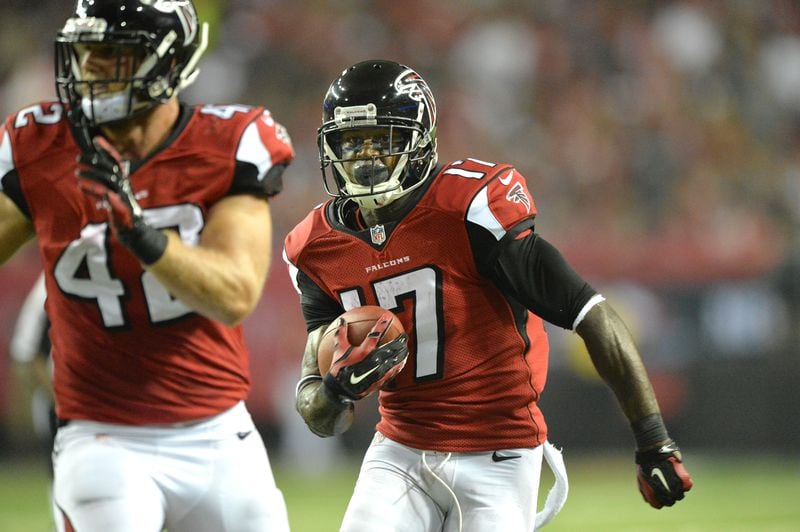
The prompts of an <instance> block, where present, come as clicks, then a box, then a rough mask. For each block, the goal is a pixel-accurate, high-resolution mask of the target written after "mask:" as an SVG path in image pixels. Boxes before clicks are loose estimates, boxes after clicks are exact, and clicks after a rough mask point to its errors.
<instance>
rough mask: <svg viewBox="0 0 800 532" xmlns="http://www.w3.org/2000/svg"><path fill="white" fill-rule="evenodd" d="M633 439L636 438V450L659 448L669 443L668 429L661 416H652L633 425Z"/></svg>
mask: <svg viewBox="0 0 800 532" xmlns="http://www.w3.org/2000/svg"><path fill="white" fill-rule="evenodd" d="M631 429H633V437H634V438H636V448H637V449H639V450H640V451H644V450H647V449H651V448H653V447H657V446H658V445H661V444H662V443H664V442H666V441H669V434H667V427H666V426H665V425H664V420H663V419H661V414H650V415H649V416H645V417H643V418H642V419H639V420H637V421H634V422H633V423H631Z"/></svg>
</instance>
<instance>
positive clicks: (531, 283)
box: [490, 230, 597, 329]
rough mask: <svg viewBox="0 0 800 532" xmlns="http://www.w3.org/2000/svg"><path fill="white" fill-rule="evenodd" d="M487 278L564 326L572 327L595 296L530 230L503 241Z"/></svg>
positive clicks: (510, 294)
mask: <svg viewBox="0 0 800 532" xmlns="http://www.w3.org/2000/svg"><path fill="white" fill-rule="evenodd" d="M490 277H491V278H492V279H493V280H494V282H495V283H496V284H497V285H498V287H500V289H501V290H502V291H503V292H504V293H505V294H507V295H508V296H510V297H513V298H514V299H515V300H517V301H519V302H520V303H522V304H523V305H525V307H526V308H528V309H529V310H530V311H532V312H534V313H535V314H537V315H538V316H540V317H541V318H542V319H544V320H546V321H548V322H550V323H553V324H554V325H558V326H559V327H562V328H564V329H572V328H573V326H574V324H575V322H576V320H577V319H578V317H579V316H580V315H581V312H582V311H583V309H584V308H585V307H586V305H587V303H589V301H590V300H591V299H592V298H593V297H594V296H596V295H597V292H596V291H595V290H594V288H592V287H591V285H589V283H587V282H586V281H585V280H584V279H583V278H582V277H581V276H580V275H579V274H578V273H577V272H575V270H573V269H572V267H571V266H570V265H569V264H568V263H567V261H566V260H565V259H564V257H563V256H562V255H561V253H560V252H559V251H558V250H557V249H556V248H555V247H554V246H553V245H552V244H550V243H549V242H547V241H546V240H545V239H544V238H542V237H541V236H539V235H537V234H536V233H534V232H533V231H532V230H528V231H527V232H522V233H520V234H519V235H518V236H517V237H516V238H510V239H509V240H508V241H507V242H504V243H503V245H502V246H501V248H500V249H499V251H498V253H497V260H496V261H495V263H494V265H493V266H492V268H491V274H490Z"/></svg>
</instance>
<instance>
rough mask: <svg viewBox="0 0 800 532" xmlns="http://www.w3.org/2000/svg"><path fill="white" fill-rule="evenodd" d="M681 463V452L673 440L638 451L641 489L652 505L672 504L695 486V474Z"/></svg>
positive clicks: (656, 506)
mask: <svg viewBox="0 0 800 532" xmlns="http://www.w3.org/2000/svg"><path fill="white" fill-rule="evenodd" d="M682 462H683V458H682V456H681V451H680V449H678V446H677V445H676V444H675V442H674V441H672V440H669V441H668V442H667V443H665V444H664V445H661V446H660V447H658V448H656V449H652V450H649V451H637V452H636V463H637V464H638V467H637V480H638V483H639V491H640V492H641V494H642V497H644V500H645V501H646V502H647V503H648V504H650V506H652V507H653V508H657V509H658V508H662V507H664V506H672V505H673V504H675V503H676V502H677V501H679V500H681V499H683V494H684V492H687V491H689V490H690V489H692V485H693V483H692V477H691V476H689V473H688V471H686V468H685V467H683V463H682Z"/></svg>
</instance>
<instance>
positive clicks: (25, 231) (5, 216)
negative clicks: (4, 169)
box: [0, 192, 35, 264]
mask: <svg viewBox="0 0 800 532" xmlns="http://www.w3.org/2000/svg"><path fill="white" fill-rule="evenodd" d="M34 234H35V233H34V228H33V223H31V221H30V220H29V219H28V217H27V216H25V214H23V213H22V211H21V210H19V208H18V207H17V205H16V204H15V203H14V202H13V201H11V199H10V198H9V197H8V196H7V195H6V194H4V193H2V192H0V264H3V263H5V262H6V261H7V260H8V259H9V258H11V257H12V256H13V255H14V253H16V251H17V250H18V249H19V248H21V247H22V245H23V244H25V243H26V242H28V241H29V240H30V239H32V238H33V236H34Z"/></svg>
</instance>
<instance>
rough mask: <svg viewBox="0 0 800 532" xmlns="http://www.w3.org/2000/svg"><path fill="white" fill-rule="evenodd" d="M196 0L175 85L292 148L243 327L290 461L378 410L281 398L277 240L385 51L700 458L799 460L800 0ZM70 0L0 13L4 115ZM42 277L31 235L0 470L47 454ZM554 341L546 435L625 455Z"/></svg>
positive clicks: (289, 306)
mask: <svg viewBox="0 0 800 532" xmlns="http://www.w3.org/2000/svg"><path fill="white" fill-rule="evenodd" d="M195 3H196V4H197V5H198V8H199V9H200V11H201V16H203V17H204V18H205V19H206V20H209V21H210V22H211V23H212V32H211V33H212V47H211V49H210V50H209V52H208V53H207V55H206V57H205V59H204V62H203V63H201V74H200V77H199V79H198V81H197V82H196V83H195V85H194V86H193V87H192V88H191V89H190V90H189V91H187V93H186V94H185V99H186V100H187V101H190V102H192V101H201V102H208V103H233V102H236V103H245V104H264V105H266V106H267V107H268V108H269V109H271V110H272V111H273V113H274V114H275V116H276V117H277V118H278V119H279V120H280V121H282V122H283V123H284V125H286V126H287V128H288V130H289V132H290V134H291V135H292V137H293V140H294V143H295V146H296V148H297V160H296V162H295V163H294V164H293V165H292V166H291V167H290V169H289V170H288V171H287V173H286V175H285V188H284V193H282V194H281V195H280V196H279V198H278V199H277V200H276V201H275V202H274V203H273V212H274V216H275V226H274V227H275V249H274V253H273V256H274V263H273V267H272V270H271V272H270V277H269V281H268V283H267V287H266V289H265V292H264V297H263V299H262V301H261V304H260V305H259V307H258V309H257V310H256V312H255V313H254V315H253V316H252V317H251V318H250V319H248V321H247V322H246V325H245V327H246V333H247V337H248V341H249V344H250V346H251V350H252V354H253V356H252V368H253V380H254V382H253V390H252V394H251V397H250V400H249V404H250V407H251V409H252V411H253V412H254V414H255V416H256V417H257V420H258V422H259V425H260V426H261V427H262V428H263V429H264V433H265V436H266V437H267V440H268V444H269V447H270V450H271V453H272V456H273V460H275V461H276V462H277V463H278V465H279V467H285V468H287V469H290V470H300V471H307V472H321V471H325V470H327V469H328V468H329V467H336V466H338V465H339V464H340V463H341V461H342V458H357V457H358V456H359V455H360V453H361V452H362V451H363V448H364V447H365V446H366V444H367V441H368V438H369V435H370V433H371V425H372V423H373V422H374V419H375V417H374V416H375V414H374V407H375V405H374V403H369V402H368V403H365V404H361V405H359V414H360V416H359V420H360V421H359V424H358V426H357V427H356V428H355V429H354V430H352V431H351V432H350V433H348V434H346V435H345V436H343V437H341V438H337V439H334V440H318V439H316V438H315V437H314V436H312V435H311V434H310V433H309V432H308V431H307V430H306V429H305V427H304V426H303V425H302V422H301V421H300V419H299V417H298V416H297V415H296V414H295V413H294V412H293V409H292V401H293V386H294V383H295V380H296V376H297V373H298V361H299V358H300V354H301V351H302V345H303V341H304V337H305V332H304V326H303V322H302V317H301V315H300V311H299V306H298V304H297V300H296V296H295V293H294V291H293V289H292V287H291V285H290V283H289V279H288V275H287V274H286V269H285V266H284V264H283V262H282V261H281V260H280V251H281V249H280V246H281V243H282V239H283V236H284V235H285V234H286V232H287V231H288V230H289V229H290V228H291V227H292V226H293V225H294V224H295V223H296V222H297V221H299V219H300V218H301V216H302V215H304V214H305V212H307V211H308V210H309V209H310V208H311V207H313V206H314V205H316V204H317V203H319V202H321V201H323V200H324V199H325V196H324V191H323V188H322V185H321V182H320V181H321V178H320V172H319V170H318V167H317V151H316V128H317V126H318V125H319V121H320V114H321V113H320V107H321V101H322V97H323V95H324V93H325V90H326V88H327V86H328V84H329V83H330V81H331V80H332V79H334V78H335V77H336V76H337V75H338V74H339V72H340V71H341V70H342V69H343V68H344V67H345V66H347V65H349V64H352V63H354V62H356V61H359V60H362V59H369V58H377V57H381V58H388V59H393V60H397V61H399V62H403V63H406V64H409V65H410V66H412V67H414V68H415V69H417V70H418V71H419V72H420V73H421V74H422V75H423V77H425V78H426V79H427V81H428V82H429V83H430V85H431V86H432V89H433V91H434V95H435V96H436V99H437V102H438V104H439V119H440V122H439V139H440V150H439V152H440V158H441V159H442V160H453V159H458V158H462V157H467V156H470V157H476V158H480V159H484V160H492V161H497V162H512V163H514V164H515V165H516V166H517V168H519V170H520V171H521V172H522V173H523V175H525V176H526V177H527V178H528V184H529V188H530V190H531V192H532V194H533V196H534V199H535V201H536V203H537V206H538V209H539V212H540V215H539V222H538V230H539V231H540V232H541V233H542V234H543V235H544V236H545V237H546V238H548V239H549V240H551V241H552V242H554V243H555V244H556V245H558V246H559V247H560V248H561V249H562V251H563V252H564V254H565V255H566V256H567V258H568V259H569V260H570V261H571V262H572V263H573V265H574V266H575V267H576V269H578V270H579V271H580V272H582V273H583V274H584V275H585V277H586V278H588V279H589V280H590V281H591V282H592V283H593V284H594V285H595V286H596V287H597V288H599V289H600V290H601V291H602V292H603V293H605V294H606V296H607V297H608V298H609V299H610V300H611V301H612V303H613V304H614V305H615V306H617V307H618V309H619V310H620V311H621V313H622V314H623V316H624V317H625V319H626V320H628V322H629V324H630V326H631V328H632V329H633V331H634V333H635V335H636V337H637V340H638V342H639V345H640V347H641V349H642V353H643V356H644V358H645V362H646V364H647V366H648V369H649V371H650V374H651V377H652V379H653V383H654V385H655V388H656V392H657V394H658V396H659V400H660V401H661V404H662V408H663V411H664V416H665V418H666V420H667V423H668V426H669V427H670V429H671V431H672V432H673V434H674V435H675V436H676V438H678V440H679V443H680V444H681V445H682V446H683V447H685V448H686V449H687V450H689V452H690V456H691V455H692V454H703V455H705V456H709V455H710V456H726V455H727V456H730V455H735V456H742V457H743V458H741V459H740V460H741V461H742V462H746V461H748V460H749V458H748V457H752V456H755V454H756V453H758V454H764V453H767V454H770V455H772V456H774V457H777V459H778V460H780V461H783V462H784V463H787V464H789V465H790V467H791V468H793V470H794V472H795V474H796V475H800V467H798V465H799V464H798V453H797V449H798V447H799V446H800V421H798V418H799V415H800V392H798V387H797V381H798V377H800V347H799V345H800V344H798V340H800V326H798V324H800V7H799V6H798V3H797V2H795V1H792V0H774V1H762V0H737V1H734V0H721V1H716V0H685V1H646V0H641V1H636V2H630V1H621V0H619V1H617V0H603V1H598V2H594V1H579V0H541V1H536V2H531V1H522V0H520V1H513V0H509V1H502V0H462V1H455V0H452V1H438V0H404V1H403V2H399V1H391V0H379V1H374V2H370V1H367V0H361V1H357V0H354V1H345V0H332V1H328V2H322V1H310V0H309V1H290V0H232V1H228V2H225V1H214V0H195ZM72 4H73V3H72V2H71V1H67V0H40V1H38V2H35V3H34V2H28V1H25V0H4V1H3V2H2V5H0V50H2V51H3V53H2V54H0V115H2V116H5V115H7V114H9V113H11V112H12V111H14V110H16V109H18V108H21V107H24V106H25V105H27V104H29V103H33V102H35V101H38V100H40V99H44V98H50V97H52V96H53V94H54V90H53V68H52V39H51V36H52V35H53V34H54V33H55V31H56V30H57V29H58V27H59V26H60V24H61V23H62V22H63V20H64V19H65V18H66V17H67V16H68V14H69V12H70V8H71V6H72ZM38 268H39V262H38V257H37V254H36V250H35V246H33V245H31V246H28V247H27V248H26V249H25V250H23V252H22V253H21V254H19V255H18V256H17V257H15V258H14V259H12V260H11V261H10V262H9V263H8V264H6V265H5V266H3V267H2V268H1V269H0V462H2V463H14V462H16V461H21V460H23V459H24V458H26V457H27V456H28V455H29V454H30V453H31V452H32V451H36V452H38V451H40V450H41V449H40V448H39V445H38V444H37V442H36V440H35V439H34V437H33V431H32V430H31V428H30V418H29V410H28V404H27V399H28V396H27V393H28V392H27V390H26V388H25V386H24V385H23V383H21V382H20V380H19V379H17V378H15V376H16V373H15V368H14V367H13V366H12V364H11V362H10V360H9V357H8V356H6V351H7V345H8V337H9V334H10V332H11V329H12V327H13V324H14V319H15V316H16V312H17V310H18V308H19V305H20V303H21V301H22V299H23V298H24V296H25V294H26V293H27V290H28V288H29V287H30V285H31V284H32V283H33V281H34V279H35V277H36V276H37V274H38ZM551 333H552V334H551V341H552V344H553V349H552V353H551V373H550V378H549V381H548V385H547V389H546V390H545V393H544V398H543V402H542V404H543V408H544V410H545V414H546V416H547V417H548V421H549V425H550V427H551V438H552V440H553V441H554V442H556V443H558V444H559V445H562V446H564V447H565V449H566V451H567V452H568V453H572V454H573V455H583V456H593V455H594V454H604V455H605V454H608V453H611V454H614V453H628V452H629V451H630V450H631V447H632V445H633V442H632V439H631V436H630V434H629V431H628V429H627V427H626V424H625V422H624V418H623V417H622V415H621V414H620V413H619V411H618V409H617V407H616V404H615V402H614V400H613V398H612V396H611V394H610V392H609V391H608V390H607V389H606V388H605V387H604V385H603V384H602V383H601V382H600V381H599V379H598V378H597V376H596V375H595V373H594V371H593V370H592V369H591V366H590V365H589V363H588V359H587V358H586V356H585V353H583V351H582V348H581V346H580V345H579V344H580V342H579V340H578V338H577V336H575V335H573V334H571V333H567V332H564V331H561V330H555V329H551ZM796 485H797V484H795V486H796ZM631 489H633V488H631ZM634 495H635V493H634ZM765 496H767V495H765ZM636 497H638V495H637V496H636ZM631 498H632V497H631ZM750 504H752V501H751V502H750ZM794 515H795V518H796V519H797V521H796V522H800V516H798V514H796V513H795V514H794Z"/></svg>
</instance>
